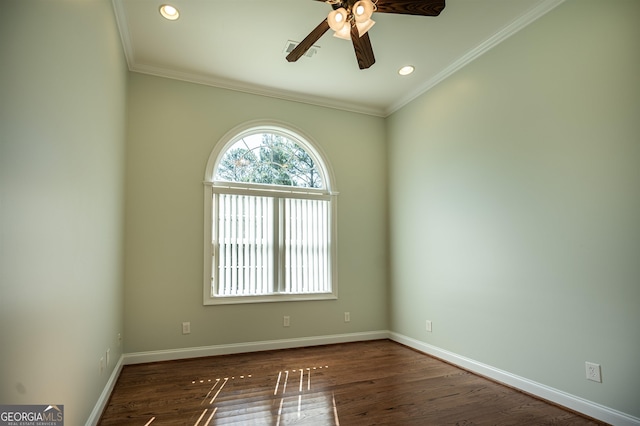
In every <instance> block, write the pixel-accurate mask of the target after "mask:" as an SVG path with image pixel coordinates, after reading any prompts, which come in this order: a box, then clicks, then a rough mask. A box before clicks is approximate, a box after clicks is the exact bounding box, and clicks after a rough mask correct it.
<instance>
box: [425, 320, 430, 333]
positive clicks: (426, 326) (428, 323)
mask: <svg viewBox="0 0 640 426" xmlns="http://www.w3.org/2000/svg"><path fill="white" fill-rule="evenodd" d="M425 328H426V329H427V331H428V332H429V333H431V331H432V327H431V321H430V320H427V323H426V324H425Z"/></svg>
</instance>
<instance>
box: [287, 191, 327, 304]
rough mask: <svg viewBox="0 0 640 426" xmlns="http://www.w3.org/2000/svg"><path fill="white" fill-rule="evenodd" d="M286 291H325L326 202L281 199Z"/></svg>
mask: <svg viewBox="0 0 640 426" xmlns="http://www.w3.org/2000/svg"><path fill="white" fill-rule="evenodd" d="M284 206H285V220H284V256H285V292H288V293H309V292H311V293H324V292H329V291H331V287H330V286H331V284H330V280H329V229H328V226H327V224H328V223H329V220H328V218H329V202H328V201H323V200H304V199H291V198H287V199H285V200H284Z"/></svg>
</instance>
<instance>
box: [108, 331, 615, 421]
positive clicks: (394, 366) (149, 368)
mask: <svg viewBox="0 0 640 426" xmlns="http://www.w3.org/2000/svg"><path fill="white" fill-rule="evenodd" d="M99 424H100V425H103V426H108V425H119V426H120V425H141V426H142V425H147V426H160V425H197V426H206V425H230V424H234V425H274V426H279V425H291V424H294V425H314V426H315V425H318V426H322V425H329V426H338V425H342V426H350V425H367V426H369V425H402V426H406V425H459V426H468V425H518V426H522V425H598V424H603V423H598V422H596V421H594V420H592V419H588V418H585V417H581V416H580V415H578V414H576V413H572V412H569V411H566V410H564V409H562V408H560V407H557V406H555V405H552V404H548V403H545V402H543V401H540V400H538V399H536V398H533V397H531V396H528V395H525V394H523V393H521V392H518V391H516V390H513V389H511V388H508V387H506V386H503V385H500V384H498V383H494V382H492V381H490V380H487V379H484V378H481V377H478V376H476V375H474V374H471V373H469V372H467V371H465V370H461V369H459V368H457V367H454V366H452V365H450V364H447V363H444V362H442V361H440V360H437V359H434V358H432V357H430V356H428V355H425V354H422V353H419V352H416V351H414V350H412V349H410V348H407V347H405V346H402V345H399V344H397V343H395V342H392V341H389V340H377V341H368V342H356V343H346V344H338V345H327V346H316V347H310V348H300V349H286V350H278V351H268V352H257V353H250V354H239V355H225V356H216V357H208V358H197V359H188V360H179V361H168V362H159V363H150V364H139V365H131V366H125V367H124V368H123V370H122V373H121V375H120V378H119V379H118V382H117V384H116V386H115V389H114V391H113V393H112V395H111V399H110V401H109V404H108V405H107V407H106V409H105V411H104V413H103V415H102V418H101V420H100V423H99Z"/></svg>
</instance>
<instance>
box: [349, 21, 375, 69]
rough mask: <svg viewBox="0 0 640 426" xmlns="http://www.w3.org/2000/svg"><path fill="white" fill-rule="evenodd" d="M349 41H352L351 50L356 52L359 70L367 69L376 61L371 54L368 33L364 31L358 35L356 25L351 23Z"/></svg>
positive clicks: (371, 49)
mask: <svg viewBox="0 0 640 426" xmlns="http://www.w3.org/2000/svg"><path fill="white" fill-rule="evenodd" d="M351 41H352V42H353V50H354V51H355V52H356V59H357V60H358V66H359V67H360V69H361V70H364V69H367V68H369V67H370V66H371V65H373V64H375V63H376V58H375V57H374V56H373V48H372V47H371V40H370V39H369V33H364V34H362V36H360V34H359V33H358V27H356V26H355V25H352V26H351Z"/></svg>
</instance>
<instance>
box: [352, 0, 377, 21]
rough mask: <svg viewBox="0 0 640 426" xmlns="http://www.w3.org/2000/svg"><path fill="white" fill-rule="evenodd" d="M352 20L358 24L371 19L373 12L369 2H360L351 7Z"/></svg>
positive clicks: (367, 0) (368, 0)
mask: <svg viewBox="0 0 640 426" xmlns="http://www.w3.org/2000/svg"><path fill="white" fill-rule="evenodd" d="M351 10H352V11H353V18H354V19H355V20H356V22H358V23H365V22H367V21H368V20H370V19H371V15H373V12H374V6H373V3H372V2H371V0H360V1H358V2H356V3H355V4H354V5H353V8H352V9H351Z"/></svg>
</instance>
